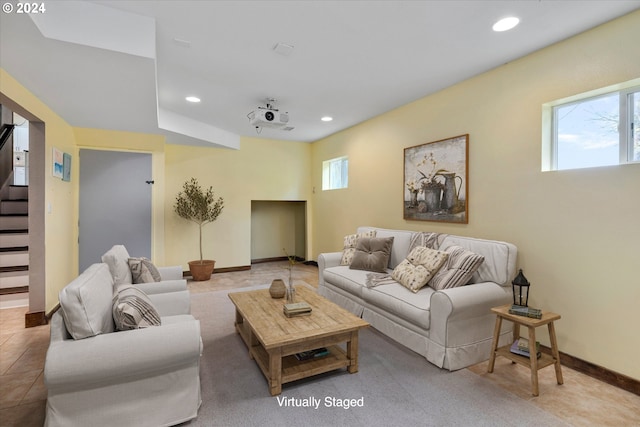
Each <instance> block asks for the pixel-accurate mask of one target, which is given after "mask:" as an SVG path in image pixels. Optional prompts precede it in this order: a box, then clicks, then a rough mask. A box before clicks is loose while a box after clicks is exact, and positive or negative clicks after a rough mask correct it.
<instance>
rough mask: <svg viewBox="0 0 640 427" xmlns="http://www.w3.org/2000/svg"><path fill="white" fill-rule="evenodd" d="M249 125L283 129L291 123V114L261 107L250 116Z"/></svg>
mask: <svg viewBox="0 0 640 427" xmlns="http://www.w3.org/2000/svg"><path fill="white" fill-rule="evenodd" d="M248 117H249V124H250V125H251V126H255V127H257V128H274V129H279V128H283V127H285V126H286V125H287V123H288V122H289V113H281V112H279V111H278V110H276V109H274V108H264V107H259V108H258V109H257V110H255V111H252V112H250V113H249V115H248Z"/></svg>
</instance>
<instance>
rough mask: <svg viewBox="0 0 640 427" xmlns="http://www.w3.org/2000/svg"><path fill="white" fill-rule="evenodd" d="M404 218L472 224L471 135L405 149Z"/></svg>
mask: <svg viewBox="0 0 640 427" xmlns="http://www.w3.org/2000/svg"><path fill="white" fill-rule="evenodd" d="M402 193H403V201H402V202H403V212H404V219H408V220H420V221H440V222H455V223H459V224H468V223H469V203H468V202H469V135H468V134H467V135H460V136H454V137H453V138H447V139H442V140H440V141H434V142H428V143H426V144H422V145H416V146H414V147H409V148H405V149H404V186H403V191H402Z"/></svg>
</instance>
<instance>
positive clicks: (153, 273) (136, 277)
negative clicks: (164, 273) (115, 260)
mask: <svg viewBox="0 0 640 427" xmlns="http://www.w3.org/2000/svg"><path fill="white" fill-rule="evenodd" d="M128 263H129V270H131V279H132V281H133V283H151V282H159V281H161V280H162V277H160V272H159V271H158V269H157V268H156V266H155V265H153V263H152V262H151V261H149V260H148V259H147V258H144V257H143V258H129V260H128Z"/></svg>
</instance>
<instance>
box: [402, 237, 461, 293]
mask: <svg viewBox="0 0 640 427" xmlns="http://www.w3.org/2000/svg"><path fill="white" fill-rule="evenodd" d="M448 257H449V254H448V253H446V252H442V251H437V250H435V249H430V248H426V247H424V246H416V247H415V248H414V249H413V250H412V251H411V252H410V253H409V255H408V256H407V258H406V259H404V260H403V261H402V262H401V263H400V264H398V266H397V267H396V268H395V269H394V270H393V273H391V277H393V279H394V280H395V281H397V282H399V283H400V284H401V285H402V286H404V287H405V288H407V289H409V290H410V291H412V292H418V291H419V290H420V289H422V287H423V286H424V285H426V284H427V282H428V281H429V279H431V278H432V277H433V276H434V274H435V273H436V272H437V271H438V270H439V269H440V267H442V265H443V264H444V263H445V261H446V260H447V258H448Z"/></svg>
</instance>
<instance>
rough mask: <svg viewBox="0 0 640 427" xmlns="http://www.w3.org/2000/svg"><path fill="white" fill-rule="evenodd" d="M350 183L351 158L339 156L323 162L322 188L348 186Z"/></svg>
mask: <svg viewBox="0 0 640 427" xmlns="http://www.w3.org/2000/svg"><path fill="white" fill-rule="evenodd" d="M348 183H349V158H348V157H347V156H344V157H338V158H335V159H331V160H325V161H324V162H322V190H337V189H339V188H347V186H348Z"/></svg>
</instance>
